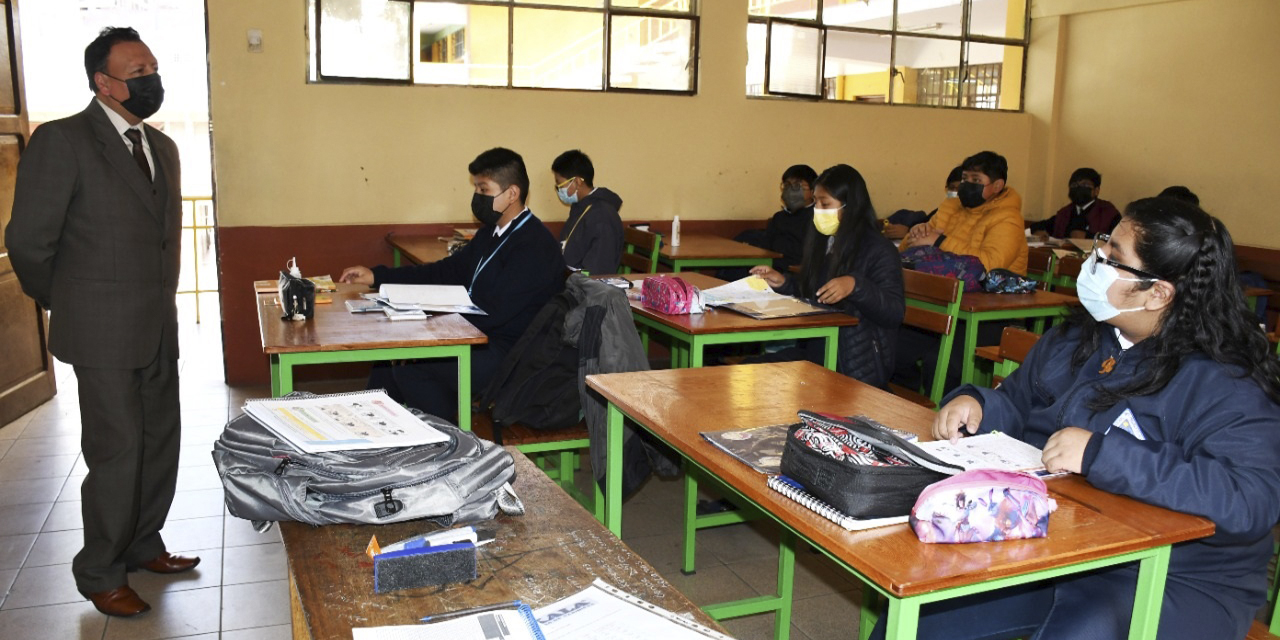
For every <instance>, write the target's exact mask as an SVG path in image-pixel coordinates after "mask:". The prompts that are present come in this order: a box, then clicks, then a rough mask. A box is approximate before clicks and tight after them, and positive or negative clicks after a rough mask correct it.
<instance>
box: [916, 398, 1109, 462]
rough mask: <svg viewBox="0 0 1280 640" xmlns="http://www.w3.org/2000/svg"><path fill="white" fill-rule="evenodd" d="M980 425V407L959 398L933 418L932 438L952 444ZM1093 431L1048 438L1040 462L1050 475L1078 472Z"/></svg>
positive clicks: (1068, 430)
mask: <svg viewBox="0 0 1280 640" xmlns="http://www.w3.org/2000/svg"><path fill="white" fill-rule="evenodd" d="M981 424H982V404H981V403H979V402H978V401H977V400H976V399H974V398H973V397H972V396H959V397H957V398H956V399H954V400H952V401H951V402H948V403H947V404H946V406H944V407H942V409H941V410H940V411H938V415H936V416H934V418H933V437H935V438H937V439H939V440H942V439H944V438H945V439H947V440H949V441H951V444H955V443H956V442H957V441H959V440H960V437H961V435H963V434H962V433H961V430H962V429H963V430H964V431H967V432H969V435H973V434H975V433H977V432H978V427H979V426H980V425H981ZM1092 436H1093V432H1092V431H1089V430H1087V429H1081V428H1080V427H1066V428H1064V429H1061V430H1059V431H1058V432H1057V433H1054V434H1053V435H1051V436H1049V441H1048V442H1046V443H1045V445H1044V454H1043V455H1042V456H1041V458H1040V460H1041V462H1043V463H1044V466H1045V468H1046V469H1048V470H1049V472H1050V473H1060V472H1063V471H1067V472H1070V473H1080V469H1081V467H1082V466H1083V464H1084V450H1085V447H1086V446H1088V444H1089V438H1091V437H1092Z"/></svg>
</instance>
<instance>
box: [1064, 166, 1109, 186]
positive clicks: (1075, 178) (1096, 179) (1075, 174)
mask: <svg viewBox="0 0 1280 640" xmlns="http://www.w3.org/2000/svg"><path fill="white" fill-rule="evenodd" d="M1081 180H1088V181H1089V182H1092V183H1093V186H1095V187H1101V186H1102V174H1101V173H1098V172H1097V171H1096V170H1094V169H1090V168H1089V167H1080V168H1079V169H1076V170H1075V171H1072V172H1071V179H1070V180H1067V184H1075V183H1076V182H1079V181H1081Z"/></svg>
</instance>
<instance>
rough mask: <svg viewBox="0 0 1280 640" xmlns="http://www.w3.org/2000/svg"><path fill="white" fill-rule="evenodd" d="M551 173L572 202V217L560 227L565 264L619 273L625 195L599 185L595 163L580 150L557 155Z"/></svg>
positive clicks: (594, 271)
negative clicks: (621, 212) (621, 195)
mask: <svg viewBox="0 0 1280 640" xmlns="http://www.w3.org/2000/svg"><path fill="white" fill-rule="evenodd" d="M551 174H552V176H553V177H554V178H555V181H556V182H555V184H556V196H558V197H559V198H560V202H563V203H564V204H567V205H569V219H568V220H566V221H565V223H564V227H562V228H561V229H560V248H561V249H562V250H563V251H564V261H565V264H567V265H569V268H570V269H576V270H582V271H586V272H587V273H590V274H594V275H600V274H605V273H617V272H618V263H619V262H621V261H622V218H621V217H619V216H618V210H619V209H621V208H622V198H620V197H618V194H616V193H614V192H612V191H610V190H608V189H606V188H604V187H597V186H595V182H594V180H595V176H596V169H595V166H594V165H592V164H591V158H589V157H587V154H585V153H583V152H581V151H578V150H577V149H574V150H572V151H566V152H564V153H562V154H560V155H559V156H557V157H556V159H555V161H554V162H552V163H551Z"/></svg>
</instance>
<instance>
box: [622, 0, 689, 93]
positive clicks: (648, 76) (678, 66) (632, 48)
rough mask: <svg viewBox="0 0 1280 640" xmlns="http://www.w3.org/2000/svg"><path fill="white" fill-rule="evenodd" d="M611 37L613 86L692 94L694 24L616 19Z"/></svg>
mask: <svg viewBox="0 0 1280 640" xmlns="http://www.w3.org/2000/svg"><path fill="white" fill-rule="evenodd" d="M610 29H611V31H610V34H609V65H610V66H609V86H611V87H624V88H627V89H661V90H666V91H689V90H691V89H692V88H693V67H692V65H690V63H689V62H690V56H691V55H692V51H693V21H692V20H686V19H683V18H649V17H640V16H614V17H613V20H612V22H611V25H610Z"/></svg>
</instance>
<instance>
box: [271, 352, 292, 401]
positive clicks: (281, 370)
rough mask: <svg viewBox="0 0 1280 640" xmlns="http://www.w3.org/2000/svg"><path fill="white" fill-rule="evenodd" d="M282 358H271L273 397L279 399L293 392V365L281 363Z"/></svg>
mask: <svg viewBox="0 0 1280 640" xmlns="http://www.w3.org/2000/svg"><path fill="white" fill-rule="evenodd" d="M281 359H282V356H280V355H273V356H271V397H272V398H279V397H281V396H283V395H285V394H287V393H289V392H291V391H293V365H291V364H289V363H288V362H281Z"/></svg>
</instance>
